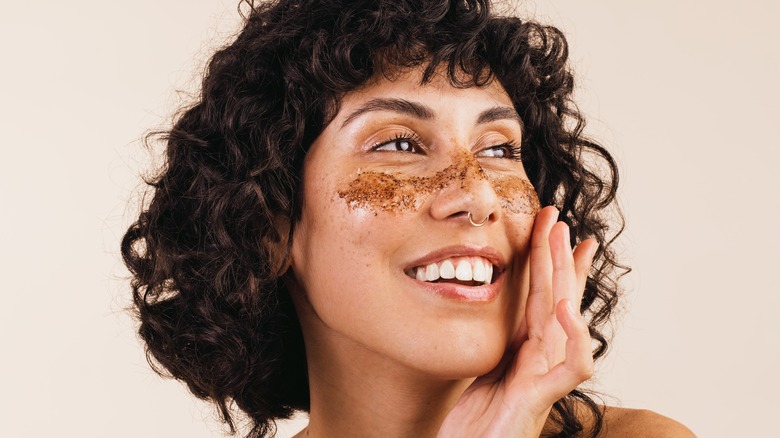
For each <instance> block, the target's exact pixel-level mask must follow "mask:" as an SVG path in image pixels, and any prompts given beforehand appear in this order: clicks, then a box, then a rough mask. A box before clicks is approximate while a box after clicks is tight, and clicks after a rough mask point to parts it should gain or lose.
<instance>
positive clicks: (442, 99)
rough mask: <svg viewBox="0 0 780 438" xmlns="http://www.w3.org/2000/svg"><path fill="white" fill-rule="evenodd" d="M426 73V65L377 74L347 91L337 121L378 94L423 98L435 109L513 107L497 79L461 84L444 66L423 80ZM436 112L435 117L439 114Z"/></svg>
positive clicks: (415, 100)
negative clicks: (479, 83)
mask: <svg viewBox="0 0 780 438" xmlns="http://www.w3.org/2000/svg"><path fill="white" fill-rule="evenodd" d="M422 74H423V69H422V68H421V67H420V68H414V69H406V70H400V71H396V72H394V73H393V74H392V75H383V74H378V75H376V76H375V77H374V78H373V79H372V80H370V81H369V82H368V83H366V84H365V85H364V86H362V87H360V88H358V89H356V90H353V91H351V92H349V93H346V94H345V95H344V96H343V97H342V98H341V99H340V101H339V106H338V113H337V114H336V116H335V117H334V121H336V122H337V123H338V124H341V123H343V122H344V121H345V120H346V119H347V118H348V117H350V115H351V114H353V111H355V110H356V109H357V108H359V107H361V105H364V104H365V103H366V102H369V101H371V100H373V99H377V98H380V99H382V98H383V99H395V100H404V101H410V102H419V103H421V104H423V105H424V106H426V107H429V108H431V109H433V111H434V112H451V111H454V110H458V109H466V110H473V111H481V110H483V109H486V108H490V107H495V106H502V107H513V103H512V100H511V99H510V98H509V95H508V94H507V92H506V91H505V89H504V87H503V86H502V85H501V83H500V82H499V81H497V80H495V79H493V80H491V81H490V82H488V83H487V84H486V85H484V86H471V87H458V86H454V85H453V84H452V81H451V80H450V78H449V76H448V75H447V74H446V72H445V71H442V70H441V69H439V70H438V71H437V72H436V74H434V75H433V76H432V77H431V79H430V81H427V82H425V83H423V82H422ZM464 74H465V73H464ZM464 106H467V108H464ZM433 116H434V118H435V116H436V114H433Z"/></svg>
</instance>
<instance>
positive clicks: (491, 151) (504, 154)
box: [476, 141, 520, 160]
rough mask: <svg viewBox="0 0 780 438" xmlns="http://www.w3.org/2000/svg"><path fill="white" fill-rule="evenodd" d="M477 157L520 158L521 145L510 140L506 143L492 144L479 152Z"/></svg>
mask: <svg viewBox="0 0 780 438" xmlns="http://www.w3.org/2000/svg"><path fill="white" fill-rule="evenodd" d="M476 156H477V157H488V158H509V159H512V160H519V159H520V145H517V144H515V143H514V142H511V141H508V142H506V143H501V144H497V145H495V146H490V147H487V148H485V149H482V150H481V151H479V152H477V154H476Z"/></svg>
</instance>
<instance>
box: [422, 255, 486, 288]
mask: <svg viewBox="0 0 780 438" xmlns="http://www.w3.org/2000/svg"><path fill="white" fill-rule="evenodd" d="M407 273H408V275H409V276H410V277H413V278H415V279H417V281H436V280H438V279H440V278H442V279H445V280H450V279H453V278H457V279H458V280H460V281H475V282H478V283H483V284H490V283H492V282H493V264H492V263H490V262H489V261H487V260H485V259H483V258H481V257H457V258H454V259H446V260H443V261H441V262H439V263H431V264H429V265H426V266H418V267H417V268H414V269H413V270H409V271H408V272H407Z"/></svg>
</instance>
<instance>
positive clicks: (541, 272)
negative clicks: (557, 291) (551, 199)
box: [526, 206, 558, 336]
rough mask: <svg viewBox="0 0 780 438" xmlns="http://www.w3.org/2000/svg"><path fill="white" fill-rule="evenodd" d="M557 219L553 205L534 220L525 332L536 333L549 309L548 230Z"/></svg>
mask: <svg viewBox="0 0 780 438" xmlns="http://www.w3.org/2000/svg"><path fill="white" fill-rule="evenodd" d="M557 220H558V210H557V209H556V208H555V207H552V206H551V207H545V208H543V209H542V210H541V211H540V212H539V213H538V214H537V215H536V220H535V221H534V229H533V232H532V234H531V253H530V275H531V278H530V280H529V290H528V301H527V302H526V320H527V321H528V332H529V334H532V335H536V336H539V335H540V331H541V330H542V325H543V323H544V319H545V318H546V317H547V316H549V315H550V314H551V312H552V310H553V306H554V302H553V298H552V294H551V291H552V269H553V268H552V260H551V258H550V242H549V236H550V230H551V229H552V227H553V225H555V222H556V221H557Z"/></svg>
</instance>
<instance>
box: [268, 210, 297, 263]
mask: <svg viewBox="0 0 780 438" xmlns="http://www.w3.org/2000/svg"><path fill="white" fill-rule="evenodd" d="M272 225H273V227H274V230H275V231H276V235H274V233H273V232H269V233H267V234H266V235H265V236H263V238H262V240H261V243H262V245H263V248H265V250H266V251H267V254H268V262H269V268H270V270H271V273H272V274H273V275H276V276H277V277H281V276H282V275H284V273H285V272H286V271H287V270H288V269H289V268H290V266H291V265H292V254H290V253H289V249H288V248H289V245H288V240H289V238H290V219H289V218H287V217H286V216H284V215H282V214H277V215H274V220H273V224H272Z"/></svg>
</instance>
